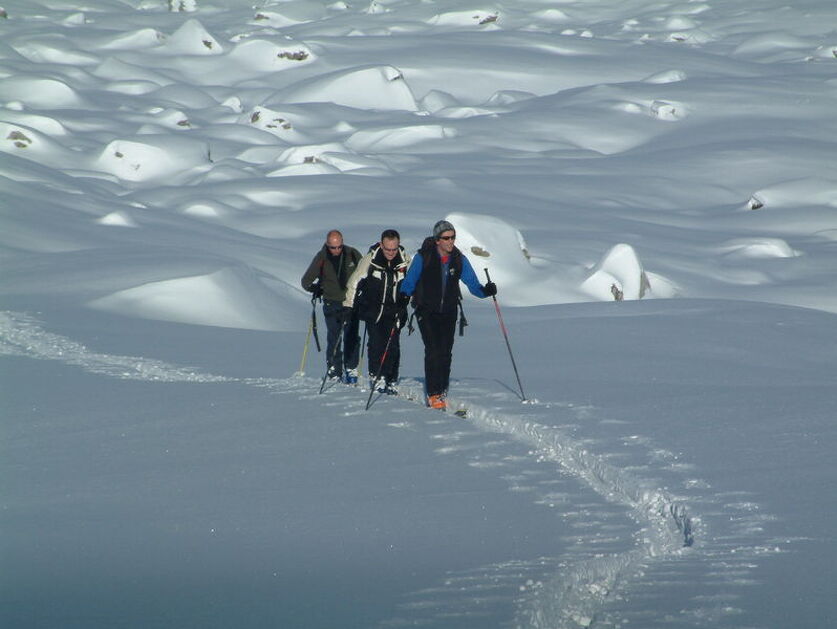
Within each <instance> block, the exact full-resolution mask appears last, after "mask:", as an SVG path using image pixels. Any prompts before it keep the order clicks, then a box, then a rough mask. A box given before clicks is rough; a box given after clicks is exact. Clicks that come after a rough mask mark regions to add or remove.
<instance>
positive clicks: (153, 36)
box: [97, 28, 166, 50]
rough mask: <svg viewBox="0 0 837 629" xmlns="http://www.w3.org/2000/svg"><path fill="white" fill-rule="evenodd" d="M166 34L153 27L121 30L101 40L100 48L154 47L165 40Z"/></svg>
mask: <svg viewBox="0 0 837 629" xmlns="http://www.w3.org/2000/svg"><path fill="white" fill-rule="evenodd" d="M165 39H166V36H165V35H163V34H162V33H161V32H160V31H158V30H155V29H153V28H141V29H138V30H135V31H127V32H120V33H119V34H118V35H114V36H110V37H107V38H104V39H102V40H100V41H99V43H98V45H97V48H98V49H100V50H141V49H143V48H154V47H155V46H159V45H160V44H162V43H163V41H165Z"/></svg>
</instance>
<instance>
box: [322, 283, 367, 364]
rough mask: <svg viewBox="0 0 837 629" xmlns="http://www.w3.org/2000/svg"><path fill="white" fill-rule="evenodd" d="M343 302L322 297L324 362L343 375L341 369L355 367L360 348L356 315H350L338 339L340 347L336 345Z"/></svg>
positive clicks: (341, 324)
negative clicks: (324, 341) (324, 332)
mask: <svg viewBox="0 0 837 629" xmlns="http://www.w3.org/2000/svg"><path fill="white" fill-rule="evenodd" d="M342 314H343V303H342V302H339V301H331V300H328V299H323V316H324V317H325V322H326V328H327V329H328V334H327V337H326V364H327V365H328V367H329V368H331V367H334V371H335V372H336V373H337V374H338V375H341V376H342V375H343V369H356V368H357V363H358V359H359V357H360V355H359V353H358V352H359V349H360V339H359V338H358V334H357V328H358V320H357V317H355V316H352V318H351V319H350V320H349V322H348V323H347V324H346V329H345V330H344V331H343V336H342V338H341V339H340V347H337V339H338V338H339V337H340V328H341V327H343V320H342Z"/></svg>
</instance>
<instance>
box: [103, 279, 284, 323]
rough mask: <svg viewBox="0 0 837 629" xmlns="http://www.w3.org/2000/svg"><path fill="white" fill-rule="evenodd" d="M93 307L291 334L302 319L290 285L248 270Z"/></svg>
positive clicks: (156, 287)
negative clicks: (277, 285)
mask: <svg viewBox="0 0 837 629" xmlns="http://www.w3.org/2000/svg"><path fill="white" fill-rule="evenodd" d="M282 287H283V288H284V287H285V285H284V284H283V286H282ZM88 305H89V306H90V307H92V308H96V309H98V310H105V311H108V312H115V313H119V314H126V315H130V316H132V317H142V318H146V319H156V320H161V321H176V322H180V323H191V324H196V325H212V326H218V327H227V328H243V329H250V330H291V329H294V326H295V325H296V319H297V318H298V317H297V316H296V315H297V312H296V310H295V309H294V307H293V306H294V304H293V299H291V289H290V287H287V289H286V290H285V291H284V294H279V293H277V292H276V291H275V290H272V289H270V288H268V286H267V285H266V284H265V282H264V281H262V279H261V277H260V276H259V275H257V274H256V273H255V272H254V271H252V270H251V269H249V268H244V267H241V268H239V267H236V268H232V267H230V268H225V269H221V270H219V271H216V272H213V273H208V274H206V275H195V276H189V277H179V278H173V279H165V280H160V281H156V282H148V283H146V284H142V285H141V286H136V287H133V288H128V289H125V290H121V291H118V292H115V293H113V294H111V295H107V296H105V297H101V298H99V299H96V300H94V301H92V302H90V303H89V304H88Z"/></svg>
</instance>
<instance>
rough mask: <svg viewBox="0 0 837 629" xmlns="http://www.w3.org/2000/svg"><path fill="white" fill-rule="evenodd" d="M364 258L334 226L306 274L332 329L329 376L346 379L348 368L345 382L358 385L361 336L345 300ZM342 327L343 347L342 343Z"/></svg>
mask: <svg viewBox="0 0 837 629" xmlns="http://www.w3.org/2000/svg"><path fill="white" fill-rule="evenodd" d="M360 258H361V255H360V252H359V251H358V250H357V249H355V248H353V247H349V246H347V245H344V244H343V234H341V233H340V232H339V231H337V230H336V229H333V230H331V231H330V232H328V234H327V235H326V241H325V244H324V245H323V247H322V249H320V250H319V251H318V252H317V255H315V256H314V259H313V260H311V264H310V265H308V270H306V271H305V273H304V274H303V276H302V288H304V289H305V290H307V291H308V292H310V293H313V294H314V297H322V300H323V316H324V317H325V321H326V327H327V328H328V336H327V342H326V362H327V366H328V377H329V378H330V379H334V380H338V379H343V378H344V374H343V369H344V368H345V370H346V372H345V380H344V381H345V382H346V383H347V384H357V363H358V358H359V351H358V350H359V345H360V339H359V338H358V333H357V331H358V320H357V317H356V316H355V315H354V314H353V312H352V309H351V308H344V307H343V300H344V299H345V298H346V285H347V284H348V281H349V278H350V277H351V276H352V273H353V272H354V270H355V268H356V267H357V264H358V262H359V261H360ZM341 330H342V343H341V344H340V345H342V347H341V346H338V339H339V338H340V335H341Z"/></svg>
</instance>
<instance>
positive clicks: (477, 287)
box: [460, 256, 488, 299]
mask: <svg viewBox="0 0 837 629" xmlns="http://www.w3.org/2000/svg"><path fill="white" fill-rule="evenodd" d="M460 279H461V280H462V282H464V284H465V286H467V287H468V290H469V291H470V293H471V294H472V295H473V296H474V297H479V298H480V299H485V298H486V297H488V295H486V294H485V292H484V291H483V290H482V284H480V280H479V278H478V277H477V274H476V272H475V271H474V267H472V266H471V263H470V262H469V261H468V258H466V257H465V256H462V277H460Z"/></svg>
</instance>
